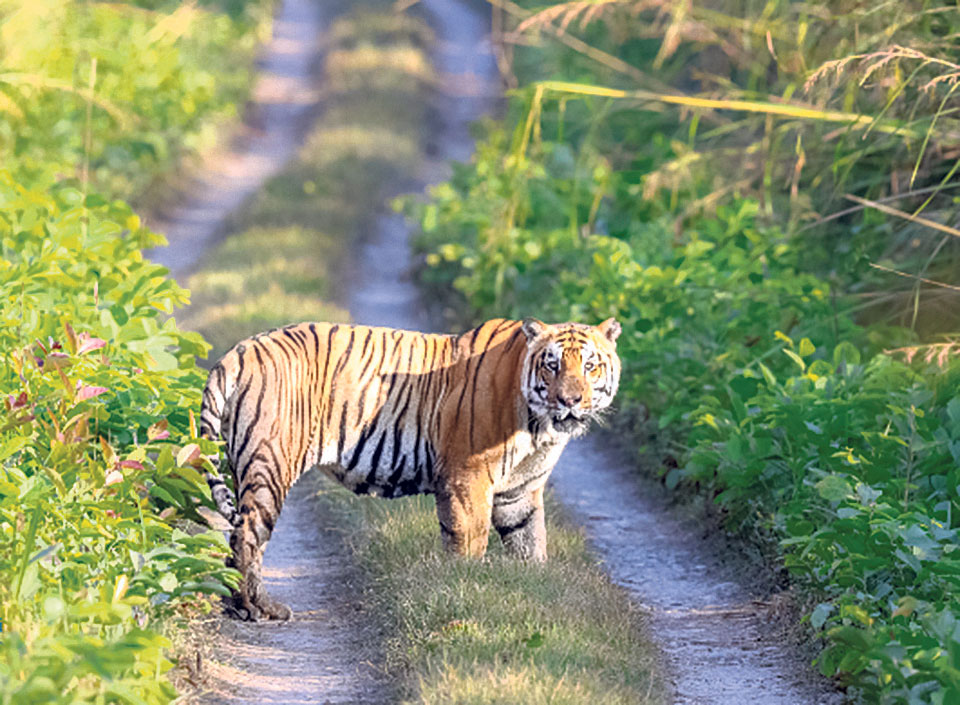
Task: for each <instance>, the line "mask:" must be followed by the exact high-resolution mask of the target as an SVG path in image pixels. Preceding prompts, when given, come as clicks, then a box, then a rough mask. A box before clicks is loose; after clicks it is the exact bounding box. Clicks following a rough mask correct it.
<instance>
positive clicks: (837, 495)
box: [816, 475, 853, 502]
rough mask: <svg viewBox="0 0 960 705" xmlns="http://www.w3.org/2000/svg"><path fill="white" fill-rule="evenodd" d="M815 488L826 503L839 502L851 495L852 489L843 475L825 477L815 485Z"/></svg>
mask: <svg viewBox="0 0 960 705" xmlns="http://www.w3.org/2000/svg"><path fill="white" fill-rule="evenodd" d="M816 488H817V493H818V494H819V495H820V496H821V497H823V498H824V499H825V500H827V501H828V502H839V501H840V500H843V499H846V498H847V497H849V496H850V495H851V494H853V488H852V487H851V486H850V483H849V482H847V480H846V477H845V476H843V475H827V476H826V477H825V478H823V479H822V480H820V482H818V483H817V484H816Z"/></svg>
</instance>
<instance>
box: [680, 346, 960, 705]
mask: <svg viewBox="0 0 960 705" xmlns="http://www.w3.org/2000/svg"><path fill="white" fill-rule="evenodd" d="M785 342H786V343H787V347H785V348H784V350H783V352H784V353H787V354H788V355H789V357H790V361H791V366H792V367H793V374H791V375H789V376H786V375H785V376H782V377H778V376H775V375H774V374H773V373H772V372H770V370H769V369H768V368H766V367H761V366H760V365H759V364H758V366H757V367H758V368H759V369H758V370H756V371H754V370H752V369H749V370H745V371H744V372H743V373H742V375H740V376H739V377H737V378H734V379H731V380H730V384H729V385H728V386H727V389H726V395H725V398H724V402H723V403H715V402H714V403H710V402H706V403H704V405H703V406H702V407H701V408H700V409H699V410H698V411H697V412H696V414H695V417H696V418H697V424H698V427H697V430H696V431H695V432H694V433H693V434H692V435H691V438H690V442H691V444H695V448H694V451H693V453H692V454H691V456H690V458H689V461H688V462H687V464H686V466H685V467H684V468H683V470H682V471H681V472H682V475H683V476H684V478H686V479H688V480H695V481H697V482H700V483H703V484H704V485H705V486H708V487H711V488H715V490H716V491H717V492H719V494H718V495H717V498H716V501H717V502H718V503H719V504H720V505H721V506H722V507H724V509H726V510H727V512H728V513H729V519H730V520H731V521H734V522H736V523H737V524H741V523H743V522H744V521H747V520H748V517H753V519H752V521H754V522H758V521H759V522H761V523H762V524H763V525H765V526H767V527H769V528H772V529H774V530H775V532H776V535H777V536H779V537H782V538H781V546H782V548H783V551H784V563H785V564H786V566H787V567H788V568H789V570H790V571H791V573H792V574H793V575H794V577H795V578H796V579H797V580H799V581H801V582H803V583H806V584H808V585H811V586H813V587H814V588H815V589H816V592H817V593H818V594H819V595H820V596H821V598H822V599H823V603H822V604H821V605H820V606H819V607H817V608H816V609H815V610H814V612H813V613H812V614H811V616H810V619H811V621H812V623H813V625H814V627H816V628H817V629H820V628H825V629H826V638H827V641H828V644H829V646H828V647H827V649H826V650H825V651H824V652H823V654H822V655H821V656H820V659H819V665H820V670H821V672H823V673H824V675H828V676H834V675H839V676H842V677H844V678H845V679H847V680H849V681H851V682H853V683H856V684H857V685H858V686H859V687H860V688H861V690H862V692H863V694H864V696H865V697H866V698H867V699H868V700H869V701H870V702H952V701H953V700H954V699H956V698H957V697H960V680H958V675H960V673H958V671H957V667H956V662H955V661H954V660H953V659H954V657H953V654H956V653H957V652H958V649H960V640H958V639H960V637H958V632H956V630H955V627H954V625H955V623H956V618H957V615H958V614H960V601H958V597H957V593H958V588H960V580H958V576H960V551H958V548H960V536H958V533H957V529H956V520H955V517H956V516H957V515H958V510H960V496H958V492H957V488H958V487H960V401H958V400H957V398H956V397H955V396H954V392H953V389H952V385H948V386H940V385H938V382H941V381H942V377H941V376H939V375H938V376H932V377H928V376H926V375H923V374H920V373H918V371H917V370H914V369H911V368H910V367H909V366H907V365H905V364H903V363H901V362H898V361H896V360H893V359H891V358H889V357H887V356H885V355H878V356H875V357H873V358H872V359H870V360H868V361H864V362H861V359H860V356H859V353H858V352H857V350H856V348H854V347H853V346H851V345H849V344H848V343H841V344H840V345H838V346H837V347H836V348H835V349H834V350H833V352H832V355H820V354H817V352H816V350H815V349H814V347H813V345H812V343H810V342H809V341H806V339H805V342H806V345H804V343H803V342H801V344H800V345H799V346H794V345H793V344H792V341H789V340H788V341H785ZM957 372H960V367H957V366H955V368H954V370H953V371H952V375H953V376H954V377H955V376H956V373H957ZM945 374H947V375H950V374H951V372H949V371H948V372H947V373H945ZM927 698H930V699H929V700H928V699H927Z"/></svg>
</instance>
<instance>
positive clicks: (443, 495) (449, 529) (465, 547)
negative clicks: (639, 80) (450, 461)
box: [436, 483, 493, 558]
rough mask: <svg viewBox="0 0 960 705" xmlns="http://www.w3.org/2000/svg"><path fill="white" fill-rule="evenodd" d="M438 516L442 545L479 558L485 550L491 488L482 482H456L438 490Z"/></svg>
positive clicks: (491, 495) (456, 551)
mask: <svg viewBox="0 0 960 705" xmlns="http://www.w3.org/2000/svg"><path fill="white" fill-rule="evenodd" d="M436 495H437V519H438V520H439V522H440V533H441V535H442V537H443V547H444V549H446V550H447V551H449V552H450V553H456V554H459V555H461V556H472V557H474V558H480V557H482V556H483V555H484V554H485V553H486V552H487V537H488V535H489V533H490V506H491V502H492V499H493V491H492V489H491V488H490V487H489V486H486V485H485V484H484V483H458V484H451V485H447V486H443V487H441V488H439V489H438V490H437V493H436Z"/></svg>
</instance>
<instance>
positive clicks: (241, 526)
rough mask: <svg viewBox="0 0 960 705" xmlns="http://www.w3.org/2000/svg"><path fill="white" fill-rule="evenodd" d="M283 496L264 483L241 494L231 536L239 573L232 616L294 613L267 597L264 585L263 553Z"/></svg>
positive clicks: (252, 618)
mask: <svg viewBox="0 0 960 705" xmlns="http://www.w3.org/2000/svg"><path fill="white" fill-rule="evenodd" d="M253 476H256V475H255V474H253ZM268 482H269V481H268ZM282 496H283V493H282V492H281V493H278V494H275V493H273V492H271V490H270V488H269V487H268V486H267V485H266V484H261V485H259V487H257V488H256V489H254V487H253V486H251V485H248V486H247V487H245V488H244V490H243V492H242V494H241V499H240V510H239V512H238V517H239V522H238V524H237V527H236V528H235V529H234V531H233V534H232V535H231V536H230V547H231V548H232V549H233V567H234V568H236V569H237V570H238V571H240V575H241V579H240V585H239V586H238V588H237V590H236V592H235V594H234V595H233V599H232V602H231V603H228V604H227V612H228V613H229V614H231V615H232V616H235V617H238V618H240V619H245V620H249V621H254V622H255V621H257V620H258V619H260V618H265V619H276V620H288V619H290V618H291V617H292V616H293V611H292V610H291V609H290V608H289V607H288V606H287V605H285V604H283V603H282V602H278V601H277V600H274V599H273V598H272V597H270V596H269V595H268V594H267V590H266V588H265V587H264V585H263V574H262V571H263V552H264V550H265V549H266V547H267V542H268V541H269V540H270V534H271V533H272V532H273V527H274V525H275V523H276V520H277V518H278V517H279V515H280V504H281V503H282V501H283V499H282Z"/></svg>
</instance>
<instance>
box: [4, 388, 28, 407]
mask: <svg viewBox="0 0 960 705" xmlns="http://www.w3.org/2000/svg"><path fill="white" fill-rule="evenodd" d="M9 404H10V405H9V406H8V407H7V408H8V410H10V411H13V410H15V409H22V408H23V407H25V406H26V405H27V393H26V392H20V395H19V396H16V397H15V396H13V395H12V394H11V395H10V402H9Z"/></svg>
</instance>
